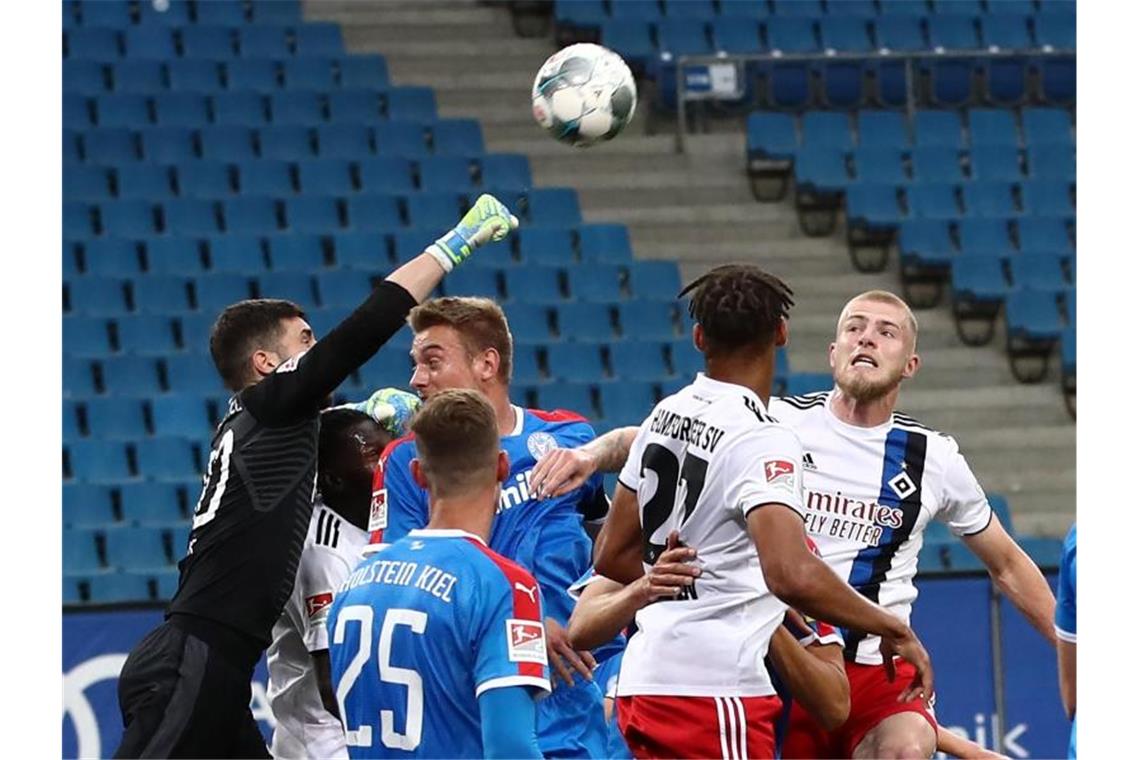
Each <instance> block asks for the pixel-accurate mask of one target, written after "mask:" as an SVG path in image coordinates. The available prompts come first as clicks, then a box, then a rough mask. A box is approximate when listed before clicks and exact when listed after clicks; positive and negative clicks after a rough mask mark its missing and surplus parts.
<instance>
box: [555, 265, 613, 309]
mask: <svg viewBox="0 0 1140 760" xmlns="http://www.w3.org/2000/svg"><path fill="white" fill-rule="evenodd" d="M566 274H567V280H568V284H569V286H570V297H571V298H575V299H578V300H580V301H589V302H592V303H614V302H616V301H619V300H621V299H622V292H621V281H622V270H621V267H619V266H617V265H615V264H594V265H591V266H576V267H570V268H569V269H568V270H567V272H566Z"/></svg>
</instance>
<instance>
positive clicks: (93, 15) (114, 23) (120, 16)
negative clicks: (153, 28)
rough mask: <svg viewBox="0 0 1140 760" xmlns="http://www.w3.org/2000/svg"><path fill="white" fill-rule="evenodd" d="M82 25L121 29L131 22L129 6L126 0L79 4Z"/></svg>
mask: <svg viewBox="0 0 1140 760" xmlns="http://www.w3.org/2000/svg"><path fill="white" fill-rule="evenodd" d="M79 8H80V14H81V16H82V18H83V26H84V27H85V28H86V27H108V28H112V29H121V28H123V27H125V26H127V25H128V24H130V23H131V8H130V5H128V4H127V3H126V0H102V2H84V3H83V4H82V5H80V7H79Z"/></svg>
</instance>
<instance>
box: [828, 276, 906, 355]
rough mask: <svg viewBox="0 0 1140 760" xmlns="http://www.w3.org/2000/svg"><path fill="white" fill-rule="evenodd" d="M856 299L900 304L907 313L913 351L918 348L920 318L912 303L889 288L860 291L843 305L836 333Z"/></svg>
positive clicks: (836, 325)
mask: <svg viewBox="0 0 1140 760" xmlns="http://www.w3.org/2000/svg"><path fill="white" fill-rule="evenodd" d="M856 301H876V302H878V303H887V304H891V305H892V306H898V307H899V308H900V309H902V310H903V313H904V314H905V315H906V319H905V322H906V327H907V329H908V330H910V334H911V351H917V350H918V320H917V319H915V316H914V312H913V311H911V309H910V304H908V303H907V302H906V301H904V300H903V299H901V298H899V297H898V296H897V295H895V294H894V293H892V292H890V291H889V290H868V291H865V292H863V293H860V294H859V295H857V296H855V297H854V298H852V299H851V300H850V301H848V302H847V303H846V304H845V305H844V306H843V310H842V311H840V312H839V320H838V321H837V322H836V323H835V331H836V333H838V332H839V328H840V326H841V325H842V324H843V320H844V319H845V318H846V317H847V312H849V311H850V310H851V304H853V303H855V302H856Z"/></svg>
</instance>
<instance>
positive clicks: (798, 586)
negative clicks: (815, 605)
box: [763, 561, 812, 608]
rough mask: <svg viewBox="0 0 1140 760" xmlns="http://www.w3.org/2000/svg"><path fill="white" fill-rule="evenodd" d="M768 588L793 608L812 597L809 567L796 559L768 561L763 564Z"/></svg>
mask: <svg viewBox="0 0 1140 760" xmlns="http://www.w3.org/2000/svg"><path fill="white" fill-rule="evenodd" d="M763 569H764V581H765V582H766V583H767V584H768V590H769V591H771V592H772V593H773V594H775V595H776V596H777V597H779V598H780V599H781V600H782V601H783V602H785V603H786V604H787V605H789V606H790V607H793V608H798V607H801V606H802V602H803V601H804V600H805V599H808V598H810V597H811V593H812V584H811V577H810V573H809V572H808V568H807V567H806V566H804V565H803V563H800V562H795V561H791V562H788V561H781V562H768V563H765V564H764V566H763Z"/></svg>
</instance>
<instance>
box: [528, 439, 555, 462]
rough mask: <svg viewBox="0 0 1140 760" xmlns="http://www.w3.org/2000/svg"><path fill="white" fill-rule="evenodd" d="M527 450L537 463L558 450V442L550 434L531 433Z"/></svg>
mask: <svg viewBox="0 0 1140 760" xmlns="http://www.w3.org/2000/svg"><path fill="white" fill-rule="evenodd" d="M526 448H527V451H529V452H530V455H531V456H532V457H534V460H535V461H536V462H537V461H538V460H539V459H542V458H543V457H544V456H546V455H547V454H549V453H550V452H552V451H554V450H555V449H556V448H558V441H556V440H554V436H552V435H551V434H550V433H541V432H539V433H531V434H530V437H529V438H527V439H526Z"/></svg>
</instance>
